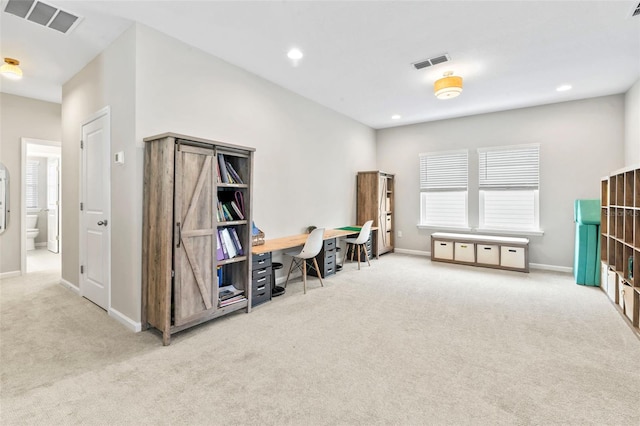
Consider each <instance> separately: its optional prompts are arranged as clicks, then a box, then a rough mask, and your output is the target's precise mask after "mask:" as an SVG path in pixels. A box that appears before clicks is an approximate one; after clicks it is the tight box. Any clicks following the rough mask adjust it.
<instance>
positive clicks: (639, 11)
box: [631, 3, 640, 16]
mask: <svg viewBox="0 0 640 426" xmlns="http://www.w3.org/2000/svg"><path fill="white" fill-rule="evenodd" d="M639 15H640V3H638V5H637V6H636V8H635V9H633V11H632V12H631V16H639Z"/></svg>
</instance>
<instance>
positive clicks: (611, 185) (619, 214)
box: [600, 168, 640, 336]
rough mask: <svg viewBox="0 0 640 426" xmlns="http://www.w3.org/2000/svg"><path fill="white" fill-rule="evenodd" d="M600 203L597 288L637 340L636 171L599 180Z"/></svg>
mask: <svg viewBox="0 0 640 426" xmlns="http://www.w3.org/2000/svg"><path fill="white" fill-rule="evenodd" d="M600 201H601V203H600V204H601V207H600V218H601V224H600V232H601V239H600V260H601V262H602V277H601V280H600V287H601V288H602V290H603V291H605V292H606V293H607V295H608V296H609V298H610V299H611V301H612V302H613V303H614V304H615V305H616V307H617V308H618V310H619V311H620V312H621V313H622V314H623V316H624V317H625V318H626V319H627V320H628V322H629V324H630V325H631V326H632V327H633V330H634V331H635V332H636V333H637V334H638V335H639V336H640V328H639V326H640V168H630V169H623V170H619V171H616V172H614V173H612V174H611V176H607V177H605V178H603V179H602V181H601V186H600Z"/></svg>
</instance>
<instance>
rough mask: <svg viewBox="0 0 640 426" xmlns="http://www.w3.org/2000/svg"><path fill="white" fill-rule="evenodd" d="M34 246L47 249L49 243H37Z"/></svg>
mask: <svg viewBox="0 0 640 426" xmlns="http://www.w3.org/2000/svg"><path fill="white" fill-rule="evenodd" d="M34 245H35V246H36V247H46V246H47V243H46V242H44V243H35V244H34Z"/></svg>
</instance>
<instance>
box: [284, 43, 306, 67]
mask: <svg viewBox="0 0 640 426" xmlns="http://www.w3.org/2000/svg"><path fill="white" fill-rule="evenodd" d="M303 56H304V55H303V54H302V51H300V49H297V48H295V47H294V48H293V49H291V50H289V52H287V57H288V58H289V59H291V61H292V62H293V66H294V67H296V66H298V62H300V59H302V57H303Z"/></svg>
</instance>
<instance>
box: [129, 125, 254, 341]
mask: <svg viewBox="0 0 640 426" xmlns="http://www.w3.org/2000/svg"><path fill="white" fill-rule="evenodd" d="M144 141H145V161H144V201H143V202H144V205H143V235H142V324H143V327H144V328H148V327H154V328H156V329H158V330H159V331H161V332H162V340H163V343H164V344H165V345H168V344H169V343H170V338H171V335H172V334H174V333H176V332H178V331H181V330H184V329H187V328H189V327H192V326H194V325H197V324H200V323H203V322H206V321H209V320H212V319H214V318H217V317H220V316H223V315H226V314H228V313H231V312H234V311H238V310H242V309H244V310H246V311H247V312H250V310H251V302H250V301H251V266H252V265H251V223H252V222H251V186H252V185H251V183H252V174H253V152H254V149H253V148H247V147H239V146H235V145H230V144H225V143H221V142H216V141H211V140H206V139H201V138H194V137H191V136H184V135H178V134H175V133H165V134H161V135H158V136H152V137H149V138H146V139H144ZM220 155H222V156H223V158H224V160H225V161H226V162H229V163H230V164H231V165H232V167H233V168H234V170H236V171H237V173H238V174H239V175H240V177H241V178H242V183H237V182H235V183H225V182H223V181H221V179H220V167H221V164H220V163H219V158H220V157H219V156H220ZM223 164H225V163H223ZM236 196H238V197H241V198H242V199H243V200H244V211H243V216H244V218H240V217H239V216H236V217H233V218H232V219H229V220H223V219H224V217H222V218H221V217H219V215H218V201H221V202H230V200H232V199H235V197H236ZM223 229H227V230H228V231H229V233H230V234H231V235H233V234H234V233H235V234H236V235H237V236H238V240H239V242H240V245H241V247H242V249H243V252H242V253H238V254H237V256H235V257H231V258H225V259H222V260H218V256H217V249H218V242H217V241H218V235H219V231H221V230H223ZM219 272H220V274H221V276H222V277H223V281H222V282H221V283H219V282H218V276H219V275H218V273H219ZM229 284H232V285H234V286H235V287H236V288H237V289H238V290H240V291H241V294H240V295H239V296H238V297H237V298H235V299H234V300H236V302H235V303H231V304H225V303H221V302H220V299H219V287H220V286H222V285H229ZM227 303H228V302H227Z"/></svg>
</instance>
